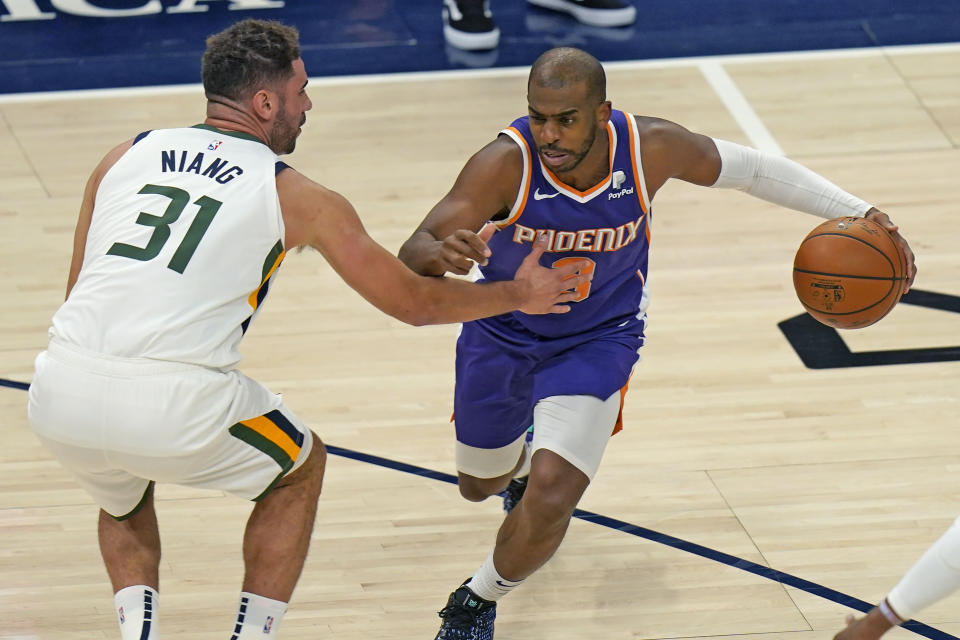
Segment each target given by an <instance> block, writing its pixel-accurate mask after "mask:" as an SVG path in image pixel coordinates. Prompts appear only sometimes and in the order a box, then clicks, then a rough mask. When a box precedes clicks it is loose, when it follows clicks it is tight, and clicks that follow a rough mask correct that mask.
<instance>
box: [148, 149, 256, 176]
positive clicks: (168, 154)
mask: <svg viewBox="0 0 960 640" xmlns="http://www.w3.org/2000/svg"><path fill="white" fill-rule="evenodd" d="M160 165H161V168H162V170H163V172H164V173H166V172H168V171H176V172H179V173H195V174H197V175H198V176H206V177H208V178H210V179H211V180H216V181H217V182H219V183H220V184H227V183H228V182H230V181H231V180H233V179H234V178H237V177H239V176H241V175H243V169H241V168H240V167H238V166H237V165H232V166H231V165H230V163H229V162H227V161H226V160H223V159H222V158H218V157H216V156H213V157H212V158H211V159H209V160H207V159H206V158H204V156H203V152H202V151H198V152H196V153H194V152H192V151H177V150H175V149H170V150H169V151H161V152H160Z"/></svg>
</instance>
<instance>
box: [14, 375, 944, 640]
mask: <svg viewBox="0 0 960 640" xmlns="http://www.w3.org/2000/svg"><path fill="white" fill-rule="evenodd" d="M0 387H10V388H13V389H23V390H27V389H29V388H30V385H29V384H28V383H26V382H17V381H15V380H4V379H3V378H0ZM324 446H325V447H326V450H327V452H328V453H332V454H333V455H335V456H340V457H342V458H349V459H350V460H356V461H358V462H366V463H368V464H373V465H376V466H378V467H384V468H386V469H393V470H394V471H402V472H403V473H409V474H411V475H415V476H420V477H421V478H430V479H431V480H439V481H441V482H446V483H449V484H457V478H456V476H453V475H451V474H449V473H444V472H442V471H434V470H433V469H427V468H425V467H418V466H417V465H414V464H409V463H406V462H399V461H397V460H390V459H389V458H381V457H380V456H375V455H372V454H369V453H362V452H360V451H354V450H353V449H345V448H343V447H338V446H335V445H332V444H328V443H324ZM573 517H574V518H577V519H579V520H583V521H584V522H592V523H593V524H596V525H599V526H601V527H606V528H608V529H613V530H614V531H620V532H623V533H627V534H629V535H632V536H636V537H638V538H643V539H645V540H649V541H650V542H656V543H658V544H662V545H666V546H668V547H672V548H674V549H677V550H678V551H686V552H687V553H692V554H693V555H697V556H700V557H701V558H706V559H707V560H713V561H714V562H719V563H720V564H725V565H727V566H729V567H733V568H734V569H740V570H742V571H746V572H748V573H752V574H754V575H757V576H760V577H761V578H766V579H767V580H771V581H773V582H776V583H779V584H782V585H786V586H788V587H794V588H796V589H800V590H801V591H806V592H807V593H809V594H811V595H815V596H819V597H821V598H823V599H825V600H830V601H831V602H835V603H837V604H839V605H842V606H844V607H848V608H850V609H854V610H856V611H860V612H861V613H866V612H868V611H870V609H872V608H873V606H874V605H872V604H870V603H869V602H866V601H865V600H860V599H859V598H854V597H853V596H848V595H847V594H845V593H841V592H840V591H836V590H834V589H831V588H829V587H824V586H822V585H819V584H817V583H815V582H810V581H809V580H804V579H803V578H798V577H797V576H794V575H791V574H789V573H784V572H783V571H778V570H776V569H772V568H770V567H765V566H763V565H762V564H757V563H756V562H751V561H750V560H744V559H743V558H738V557H737V556H733V555H730V554H729V553H724V552H722V551H717V550H715V549H711V548H709V547H704V546H703V545H699V544H697V543H695V542H689V541H687V540H683V539H682V538H675V537H674V536H671V535H667V534H665V533H660V532H659V531H654V530H653V529H647V528H646V527H641V526H639V525H635V524H630V523H629V522H624V521H623V520H617V519H616V518H610V517H608V516H604V515H601V514H599V513H594V512H592V511H587V510H586V509H576V510H574V512H573ZM901 626H902V627H903V628H904V629H909V630H910V631H913V632H914V633H916V634H918V635H921V636H924V637H926V638H930V640H960V638H957V637H956V636H952V635H950V634H949V633H946V632H945V631H941V630H939V629H936V628H934V627H931V626H929V625H926V624H924V623H922V622H917V621H916V620H910V621H909V622H905V623H904V624H903V625H901Z"/></svg>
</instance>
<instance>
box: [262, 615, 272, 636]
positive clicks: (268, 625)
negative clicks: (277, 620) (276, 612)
mask: <svg viewBox="0 0 960 640" xmlns="http://www.w3.org/2000/svg"><path fill="white" fill-rule="evenodd" d="M272 628H273V616H267V619H266V621H265V622H264V623H263V632H264V633H270V629H272Z"/></svg>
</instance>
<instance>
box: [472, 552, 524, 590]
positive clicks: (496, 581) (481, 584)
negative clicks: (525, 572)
mask: <svg viewBox="0 0 960 640" xmlns="http://www.w3.org/2000/svg"><path fill="white" fill-rule="evenodd" d="M522 583H523V580H507V579H506V578H504V577H503V576H501V575H500V574H499V573H497V568H496V567H494V566H493V551H491V552H490V555H489V556H487V559H486V560H484V561H483V564H482V565H480V568H479V569H477V572H476V573H475V574H473V577H472V578H470V581H469V582H467V586H468V587H470V590H471V591H473V592H474V593H475V594H477V595H478V596H480V597H481V598H483V599H484V600H497V599H499V598H502V597H503V596H505V595H507V594H508V593H510V592H511V591H513V590H514V589H516V588H517V587H519V586H520V585H521V584H522Z"/></svg>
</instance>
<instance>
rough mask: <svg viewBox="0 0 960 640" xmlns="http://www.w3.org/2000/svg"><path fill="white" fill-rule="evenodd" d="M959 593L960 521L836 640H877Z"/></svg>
mask: <svg viewBox="0 0 960 640" xmlns="http://www.w3.org/2000/svg"><path fill="white" fill-rule="evenodd" d="M958 589H960V518H957V519H956V520H955V521H954V523H953V526H951V527H950V528H949V529H947V531H946V533H944V534H943V535H942V536H941V537H940V539H939V540H937V541H936V542H934V543H933V545H931V546H930V548H929V549H927V551H926V552H925V553H924V554H923V555H922V556H921V557H920V559H919V560H917V561H916V563H914V565H913V566H912V567H910V569H909V570H907V573H905V574H904V576H903V577H902V578H901V579H900V582H898V583H897V585H896V586H895V587H894V588H893V589H892V590H891V591H890V593H888V594H887V597H885V598H884V599H883V600H881V601H880V604H879V605H877V606H876V607H874V608H873V609H871V610H870V612H869V613H867V615H865V616H864V617H862V618H855V617H854V616H853V615H850V616H847V627H846V628H845V629H844V630H843V631H841V632H840V633H838V634H837V635H836V636H835V637H834V640H877V639H878V638H880V637H881V636H882V635H883V634H885V633H886V632H887V631H889V630H890V629H892V628H893V627H896V626H899V625H901V624H903V623H904V622H906V621H907V620H910V619H911V618H913V617H914V616H915V615H917V614H918V613H920V612H921V611H923V610H924V609H926V608H927V607H929V606H931V605H933V604H934V603H936V602H939V601H940V600H943V599H944V598H946V597H947V596H949V595H950V594H952V593H954V592H955V591H957V590H958Z"/></svg>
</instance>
